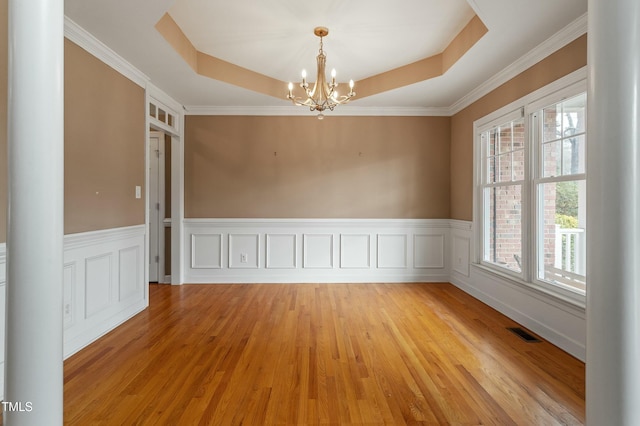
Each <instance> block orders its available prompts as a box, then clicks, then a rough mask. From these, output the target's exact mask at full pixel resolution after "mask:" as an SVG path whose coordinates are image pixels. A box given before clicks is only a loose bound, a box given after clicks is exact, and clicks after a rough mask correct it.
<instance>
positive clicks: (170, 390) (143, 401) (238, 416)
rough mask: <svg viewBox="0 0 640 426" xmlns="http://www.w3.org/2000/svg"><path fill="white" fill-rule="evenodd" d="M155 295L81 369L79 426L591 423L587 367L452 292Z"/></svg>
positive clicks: (72, 403) (423, 287) (318, 288)
mask: <svg viewBox="0 0 640 426" xmlns="http://www.w3.org/2000/svg"><path fill="white" fill-rule="evenodd" d="M149 294H150V307H149V308H148V309H147V310H145V311H144V312H142V313H140V314H139V315H137V316H136V317H134V318H133V319H131V320H130V321H128V322H127V323H125V324H123V325H122V326H121V327H119V328H117V329H116V330H114V331H112V332H111V333H109V334H107V335H106V336H104V337H102V338H101V339H99V340H98V341H96V342H95V343H93V344H91V345H90V346H88V347H87V348H85V349H83V350H82V351H80V352H78V353H77V354H75V355H74V356H72V357H70V358H69V359H68V360H66V361H65V387H64V397H65V407H64V408H65V412H64V414H65V424H69V425H81V426H84V425H133V424H139V425H147V424H149V425H152V424H153V425H196V424H201V425H218V424H225V425H226V424H229V425H236V424H245V425H263V424H264V425H294V424H336V425H364V424H366V425H383V424H393V425H401V424H426V425H444V424H455V425H477V424H495V425H505V424H517V425H540V424H544V425H553V424H568V425H574V424H576V425H577V424H582V423H584V415H585V414H584V411H585V407H584V394H585V392H584V364H583V363H582V362H580V361H578V360H576V359H575V358H573V357H571V356H569V355H568V354H566V353H565V352H563V351H561V350H559V349H558V348H556V347H554V346H553V345H551V344H549V343H548V342H545V341H543V342H541V343H535V344H532V343H525V342H523V341H521V340H520V339H519V338H517V337H516V336H514V335H513V334H512V333H510V332H509V331H507V330H506V327H511V326H516V325H517V324H515V323H514V322H513V321H512V320H510V319H508V318H506V317H504V316H503V315H501V314H499V313H497V312H496V311H494V310H493V309H491V308H490V307H488V306H487V305H484V304H482V303H481V302H479V301H477V300H475V299H473V298H472V297H470V296H469V295H467V294H465V293H464V292H462V291H460V290H459V289H457V288H455V287H454V286H452V285H450V284H253V285H247V284H239V285H231V284H229V285H184V286H180V287H172V286H162V285H151V286H150V288H149Z"/></svg>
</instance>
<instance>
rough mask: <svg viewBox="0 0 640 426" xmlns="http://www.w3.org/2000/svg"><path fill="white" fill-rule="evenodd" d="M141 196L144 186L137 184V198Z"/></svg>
mask: <svg viewBox="0 0 640 426" xmlns="http://www.w3.org/2000/svg"><path fill="white" fill-rule="evenodd" d="M141 197H142V187H141V186H136V198H141Z"/></svg>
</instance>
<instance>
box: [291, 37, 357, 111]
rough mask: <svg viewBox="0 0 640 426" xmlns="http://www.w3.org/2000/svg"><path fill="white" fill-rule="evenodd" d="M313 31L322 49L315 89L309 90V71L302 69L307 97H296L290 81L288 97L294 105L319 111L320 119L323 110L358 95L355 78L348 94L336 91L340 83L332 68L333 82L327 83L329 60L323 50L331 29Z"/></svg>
mask: <svg viewBox="0 0 640 426" xmlns="http://www.w3.org/2000/svg"><path fill="white" fill-rule="evenodd" d="M313 33H314V34H315V35H316V36H318V37H320V51H319V53H318V56H317V57H316V59H317V62H318V74H317V78H316V82H315V84H314V85H313V89H312V90H309V84H308V83H307V71H306V70H302V83H300V87H302V89H303V90H304V92H305V94H306V99H305V98H301V97H296V96H294V95H293V83H289V94H288V95H287V99H290V100H291V102H293V104H294V105H298V106H306V107H309V110H310V111H318V112H319V113H320V114H318V119H320V120H322V118H323V117H324V116H323V115H322V111H324V110H325V109H327V108H328V109H329V110H330V111H333V109H334V108H335V107H336V106H338V105H342V104H346V103H347V102H349V100H350V99H351V98H352V97H354V96H355V95H356V93H355V92H354V91H353V80H350V81H349V93H348V94H347V95H342V96H340V95H339V94H338V92H337V91H336V87H338V83H336V70H335V69H333V70H331V82H330V83H327V79H326V77H325V71H324V67H325V64H326V62H327V56H326V55H325V54H324V51H323V50H322V38H323V37H326V36H327V35H328V34H329V29H327V28H325V27H316V28H315V29H314V30H313Z"/></svg>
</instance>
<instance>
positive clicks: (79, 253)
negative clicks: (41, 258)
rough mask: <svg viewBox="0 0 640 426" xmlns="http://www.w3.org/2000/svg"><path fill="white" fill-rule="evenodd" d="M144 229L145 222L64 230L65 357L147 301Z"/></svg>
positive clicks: (120, 321) (130, 314)
mask: <svg viewBox="0 0 640 426" xmlns="http://www.w3.org/2000/svg"><path fill="white" fill-rule="evenodd" d="M144 235H145V227H144V225H139V226H130V227H125V228H117V229H109V230H104V231H94V232H85V233H80V234H70V235H65V237H64V306H63V308H64V310H63V313H64V327H65V328H64V355H65V357H68V356H70V355H71V354H73V353H75V352H77V351H78V350H80V349H82V348H83V347H85V346H86V345H88V344H89V343H91V342H92V341H94V340H96V339H97V338H98V337H100V336H102V335H103V334H105V333H107V332H109V331H110V330H112V329H113V328H115V327H117V326H118V325H120V324H121V323H123V322H124V321H126V320H128V319H129V318H131V317H132V316H134V315H135V314H137V313H138V312H140V311H142V310H143V309H145V308H146V307H147V306H148V304H149V300H148V291H147V285H146V284H145V281H144V266H145V262H146V256H145V249H144Z"/></svg>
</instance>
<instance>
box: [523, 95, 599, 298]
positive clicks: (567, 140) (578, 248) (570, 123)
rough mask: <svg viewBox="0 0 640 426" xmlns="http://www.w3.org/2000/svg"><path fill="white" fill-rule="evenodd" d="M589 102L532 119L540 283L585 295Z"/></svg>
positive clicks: (580, 100) (550, 109) (556, 107)
mask: <svg viewBox="0 0 640 426" xmlns="http://www.w3.org/2000/svg"><path fill="white" fill-rule="evenodd" d="M586 105H587V96H586V95H585V94H581V95H578V96H575V97H573V98H571V99H568V100H565V101H562V102H559V103H555V104H552V105H549V106H547V107H545V108H542V109H541V110H540V111H537V112H534V113H533V114H532V117H531V119H532V125H533V127H534V130H533V132H534V133H533V139H534V140H535V144H536V150H537V151H538V153H539V155H538V156H537V158H538V166H537V167H536V173H535V177H534V181H535V191H536V216H537V218H538V219H537V221H536V226H535V229H536V232H535V234H536V237H537V244H536V251H537V256H536V264H537V268H536V269H537V274H536V275H537V276H536V278H537V279H539V280H542V281H545V282H549V283H551V284H556V285H559V286H563V287H565V288H567V289H568V290H575V291H578V292H584V291H585V290H586V264H585V262H586V234H585V227H586V218H587V212H586V174H585V145H586V109H587V108H586Z"/></svg>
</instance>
